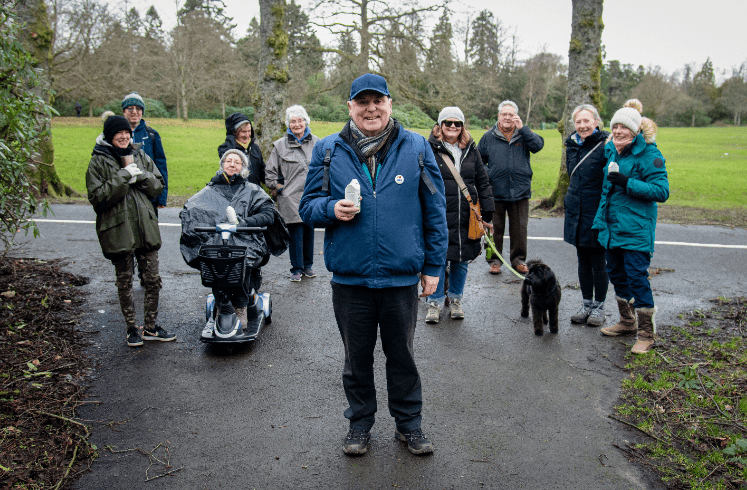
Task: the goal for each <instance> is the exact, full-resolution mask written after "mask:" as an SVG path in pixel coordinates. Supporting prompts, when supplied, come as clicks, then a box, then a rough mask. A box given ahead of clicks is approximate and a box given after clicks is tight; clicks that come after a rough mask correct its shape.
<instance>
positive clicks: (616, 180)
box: [607, 172, 628, 191]
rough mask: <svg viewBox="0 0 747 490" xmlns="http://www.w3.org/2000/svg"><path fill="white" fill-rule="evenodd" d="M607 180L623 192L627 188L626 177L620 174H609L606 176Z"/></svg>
mask: <svg viewBox="0 0 747 490" xmlns="http://www.w3.org/2000/svg"><path fill="white" fill-rule="evenodd" d="M607 180H609V181H610V184H612V185H619V186H620V187H621V188H622V190H623V191H624V190H625V189H627V188H628V176H627V175H623V174H621V173H620V172H609V173H608V174H607Z"/></svg>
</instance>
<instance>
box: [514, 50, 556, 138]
mask: <svg viewBox="0 0 747 490" xmlns="http://www.w3.org/2000/svg"><path fill="white" fill-rule="evenodd" d="M564 69H565V66H564V65H563V62H562V59H561V57H560V56H559V55H557V54H552V53H548V52H547V51H546V50H545V48H543V49H542V51H541V52H540V53H537V54H536V55H534V56H532V57H531V58H529V59H528V60H526V61H525V62H524V72H525V73H526V77H525V78H526V82H525V83H524V89H523V90H522V93H521V95H522V97H521V102H522V103H523V105H524V106H525V107H526V113H525V114H526V116H525V118H524V124H526V125H530V124H531V122H532V119H531V117H532V109H533V108H535V109H539V112H540V114H541V115H542V116H541V117H542V118H543V119H544V112H542V108H543V106H545V105H546V104H547V100H548V95H549V94H550V91H551V90H552V89H553V87H555V86H556V84H557V82H558V79H559V78H560V77H561V76H562V71H564ZM535 112H538V111H535Z"/></svg>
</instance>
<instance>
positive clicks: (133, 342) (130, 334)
mask: <svg viewBox="0 0 747 490" xmlns="http://www.w3.org/2000/svg"><path fill="white" fill-rule="evenodd" d="M127 345H129V346H130V347H140V346H141V345H143V338H142V337H141V336H140V329H139V328H138V327H129V328H128V329H127Z"/></svg>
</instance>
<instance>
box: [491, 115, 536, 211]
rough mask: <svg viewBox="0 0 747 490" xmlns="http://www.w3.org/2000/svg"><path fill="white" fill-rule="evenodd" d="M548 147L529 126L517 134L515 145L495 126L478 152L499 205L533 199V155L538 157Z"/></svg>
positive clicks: (513, 140)
mask: <svg viewBox="0 0 747 490" xmlns="http://www.w3.org/2000/svg"><path fill="white" fill-rule="evenodd" d="M544 146H545V140H544V139H543V138H542V136H540V135H538V134H536V133H533V132H532V130H531V129H529V128H528V127H527V126H522V128H521V129H520V130H518V131H514V134H513V135H512V136H511V141H507V140H506V137H505V136H503V134H502V133H501V132H500V131H499V130H498V128H497V126H493V127H492V128H491V130H490V131H488V132H487V133H485V134H484V135H483V136H482V138H480V143H479V144H478V145H477V149H478V150H479V151H480V155H481V156H482V161H483V162H484V163H485V165H486V166H487V167H488V178H489V179H490V183H491V184H492V185H493V199H495V200H496V201H509V202H513V201H521V200H522V199H529V198H530V197H532V166H531V165H530V164H529V153H530V152H531V153H537V152H538V151H540V150H541V149H542V147H544Z"/></svg>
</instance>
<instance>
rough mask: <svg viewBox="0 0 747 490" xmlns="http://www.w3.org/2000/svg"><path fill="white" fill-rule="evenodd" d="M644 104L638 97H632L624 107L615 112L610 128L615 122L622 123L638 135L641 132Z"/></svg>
mask: <svg viewBox="0 0 747 490" xmlns="http://www.w3.org/2000/svg"><path fill="white" fill-rule="evenodd" d="M642 112H643V104H641V101H639V100H638V99H630V100H629V101H627V102H626V103H625V105H624V106H623V108H622V109H619V110H618V111H617V112H615V115H614V116H612V120H611V121H610V128H612V127H613V126H614V125H615V124H622V125H623V126H625V127H626V128H628V129H629V130H631V131H632V132H633V134H634V135H637V134H638V133H640V132H641V113H642Z"/></svg>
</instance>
